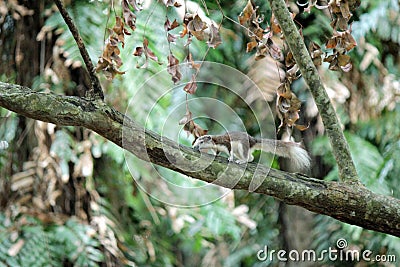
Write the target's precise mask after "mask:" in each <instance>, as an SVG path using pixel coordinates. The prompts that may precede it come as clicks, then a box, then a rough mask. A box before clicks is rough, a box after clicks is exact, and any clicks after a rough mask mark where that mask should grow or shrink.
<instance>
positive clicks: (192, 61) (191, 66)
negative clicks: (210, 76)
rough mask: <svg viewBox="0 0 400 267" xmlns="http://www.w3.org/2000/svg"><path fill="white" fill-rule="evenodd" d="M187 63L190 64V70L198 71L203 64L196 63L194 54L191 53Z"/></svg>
mask: <svg viewBox="0 0 400 267" xmlns="http://www.w3.org/2000/svg"><path fill="white" fill-rule="evenodd" d="M186 61H187V62H188V63H189V67H190V68H192V69H195V70H196V71H199V70H200V67H201V64H199V63H196V62H194V60H193V55H192V53H190V52H189V54H188V55H187V57H186Z"/></svg>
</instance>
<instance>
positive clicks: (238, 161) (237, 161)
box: [235, 159, 247, 164]
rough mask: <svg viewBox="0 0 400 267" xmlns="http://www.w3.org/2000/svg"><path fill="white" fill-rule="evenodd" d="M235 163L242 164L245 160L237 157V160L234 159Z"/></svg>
mask: <svg viewBox="0 0 400 267" xmlns="http://www.w3.org/2000/svg"><path fill="white" fill-rule="evenodd" d="M235 162H236V163H237V164H244V163H247V160H240V159H238V160H236V161H235Z"/></svg>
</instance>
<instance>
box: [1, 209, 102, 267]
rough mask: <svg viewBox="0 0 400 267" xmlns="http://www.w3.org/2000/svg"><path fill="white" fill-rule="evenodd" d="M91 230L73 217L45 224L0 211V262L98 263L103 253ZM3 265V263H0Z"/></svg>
mask: <svg viewBox="0 0 400 267" xmlns="http://www.w3.org/2000/svg"><path fill="white" fill-rule="evenodd" d="M92 233H95V232H94V230H93V229H92V228H91V227H90V226H88V225H85V224H81V223H79V222H78V221H76V220H74V219H70V220H68V221H67V222H66V223H65V224H64V225H46V224H43V223H42V222H40V221H38V220H37V219H34V218H32V217H28V216H22V217H19V218H10V217H8V216H7V215H6V214H4V213H0V240H1V242H0V263H3V264H6V265H8V266H16V267H17V266H61V265H62V264H64V263H66V262H69V263H71V264H72V265H73V266H99V262H101V261H103V260H104V258H103V254H102V252H101V251H100V250H99V247H100V243H99V241H98V240H97V239H96V238H97V237H96V236H95V235H92ZM2 266H4V265H2Z"/></svg>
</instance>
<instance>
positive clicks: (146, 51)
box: [133, 37, 162, 68]
mask: <svg viewBox="0 0 400 267" xmlns="http://www.w3.org/2000/svg"><path fill="white" fill-rule="evenodd" d="M133 55H134V56H136V57H141V56H142V55H144V57H145V61H144V63H143V65H142V66H139V65H137V66H136V67H137V68H147V66H148V65H149V59H151V60H153V61H155V62H157V63H158V64H160V65H161V64H162V62H160V61H158V57H157V56H156V55H155V54H154V52H153V51H152V50H151V49H150V48H149V40H147V38H146V37H145V38H144V39H143V47H142V46H138V47H136V48H135V51H134V52H133Z"/></svg>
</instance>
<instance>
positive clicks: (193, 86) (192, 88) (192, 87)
mask: <svg viewBox="0 0 400 267" xmlns="http://www.w3.org/2000/svg"><path fill="white" fill-rule="evenodd" d="M183 90H184V91H185V92H186V93H188V94H191V95H192V94H194V93H196V90H197V82H196V75H195V74H193V75H192V78H191V79H190V82H188V83H187V84H186V85H185V87H183Z"/></svg>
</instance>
